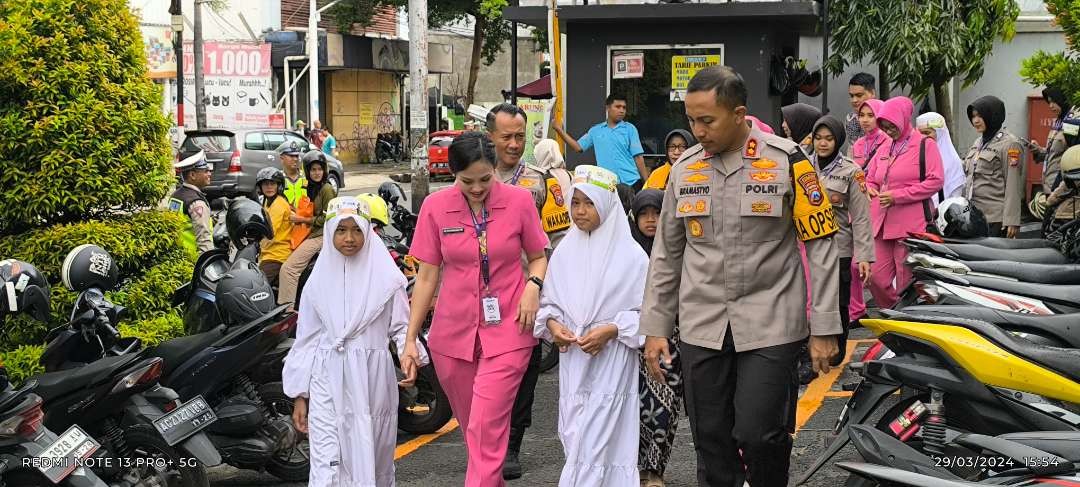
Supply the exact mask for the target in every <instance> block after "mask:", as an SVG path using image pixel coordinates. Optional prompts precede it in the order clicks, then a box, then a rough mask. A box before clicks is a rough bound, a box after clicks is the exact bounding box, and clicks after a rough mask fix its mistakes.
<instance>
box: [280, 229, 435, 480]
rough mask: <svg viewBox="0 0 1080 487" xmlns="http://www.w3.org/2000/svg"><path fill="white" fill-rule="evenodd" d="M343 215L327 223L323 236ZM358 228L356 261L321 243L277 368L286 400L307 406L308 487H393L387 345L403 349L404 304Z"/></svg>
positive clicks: (370, 239) (393, 270)
mask: <svg viewBox="0 0 1080 487" xmlns="http://www.w3.org/2000/svg"><path fill="white" fill-rule="evenodd" d="M349 217H350V216H344V217H336V218H334V219H332V220H331V221H330V222H328V223H327V225H326V227H325V228H326V231H327V235H333V234H334V230H335V229H336V228H337V225H338V224H339V223H340V221H341V220H342V219H343V218H349ZM352 218H356V217H355V216H352ZM357 222H359V223H361V225H362V228H364V230H365V232H366V233H367V239H366V243H367V245H365V246H364V248H363V250H361V252H360V254H358V255H357V256H355V257H348V258H347V257H344V256H343V255H342V254H341V253H340V252H337V250H336V249H335V248H334V247H333V244H332V240H333V239H332V238H327V239H325V240H324V243H323V250H322V253H321V255H320V257H319V260H318V261H317V263H316V267H315V269H314V270H313V271H312V275H311V277H310V279H309V281H308V284H307V287H306V288H305V291H304V294H303V297H302V298H301V300H300V310H299V319H298V324H297V331H296V342H295V343H294V345H293V348H292V350H290V351H289V355H288V356H287V357H286V358H285V366H284V369H283V370H282V381H283V383H284V384H283V385H284V390H285V394H287V395H288V396H289V397H307V398H308V438H309V440H310V444H311V473H310V475H309V484H308V485H309V486H310V487H392V486H393V485H395V483H394V448H395V446H396V443H397V414H398V411H397V409H398V390H397V388H398V385H397V374H396V369H395V367H394V361H393V357H392V356H391V353H390V348H389V347H390V340H393V341H394V342H395V344H396V345H397V349H398V350H402V349H403V347H404V345H405V335H406V330H407V327H408V321H409V297H408V295H407V294H406V291H405V285H404V284H405V280H404V278H403V277H401V273H400V271H398V269H397V267H396V266H395V265H394V263H393V259H392V258H391V257H390V255H389V253H388V252H387V251H386V248H385V247H383V246H382V241H381V240H379V239H378V237H377V236H375V234H374V233H373V232H371V230H370V226H369V225H368V224H367V221H366V220H363V219H357ZM420 353H421V360H422V361H424V362H426V360H425V359H426V355H427V354H426V352H425V351H424V350H423V349H421V350H420Z"/></svg>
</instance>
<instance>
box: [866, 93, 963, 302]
mask: <svg viewBox="0 0 1080 487" xmlns="http://www.w3.org/2000/svg"><path fill="white" fill-rule="evenodd" d="M913 111H914V105H912V103H911V99H910V98H907V97H904V96H898V97H895V98H890V99H889V101H886V102H885V105H884V106H883V107H882V109H881V111H880V112H879V113H878V127H880V128H881V130H882V131H883V132H885V135H888V136H889V138H890V139H892V143H891V144H889V145H884V146H882V147H881V148H880V149H878V151H877V153H876V154H875V155H874V157H873V159H871V160H870V164H869V167H868V168H867V171H866V173H867V176H866V183H867V186H869V188H870V196H871V198H872V199H871V201H870V220H871V222H872V224H873V227H874V253H875V254H876V257H877V261H876V262H874V267H873V270H872V271H871V278H870V293H871V294H873V295H874V300H875V301H877V304H878V306H879V307H881V308H891V307H892V306H893V305H894V304H896V300H897V299H898V296H897V291H898V289H903V288H904V287H905V286H907V284H908V282H909V281H910V280H911V271H910V270H909V269H908V268H907V266H906V265H905V264H904V260H905V259H906V258H907V248H906V247H904V244H903V241H904V239H905V238H907V237H908V232H922V231H925V230H926V223H927V220H926V217H925V213H926V211H925V210H924V208H923V206H924V204H925V205H927V206H928V209H929V210H931V211H932V210H933V208H932V203H930V198H931V197H933V196H934V194H936V193H937V192H938V191H940V190H941V186H942V184H944V182H945V170H944V169H942V166H941V153H940V152H938V147H937V143H936V142H934V139H932V138H929V137H926V136H925V135H923V134H921V133H920V132H919V131H918V130H915V128H914V127H912V125H911V115H912V112H913ZM920 153H921V154H923V155H922V159H923V165H924V166H925V173H926V174H925V177H920V175H919V165H920V163H919V160H920ZM894 279H895V284H894Z"/></svg>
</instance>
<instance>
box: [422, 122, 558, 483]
mask: <svg viewBox="0 0 1080 487" xmlns="http://www.w3.org/2000/svg"><path fill="white" fill-rule="evenodd" d="M449 152H450V154H449V156H450V170H451V171H453V173H454V177H455V184H454V186H453V187H450V188H446V189H444V190H441V191H437V192H435V193H433V194H431V195H430V196H428V197H427V199H426V200H424V205H423V207H421V208H420V216H419V220H418V222H417V225H416V234H415V236H414V237H413V242H412V248H411V252H410V253H411V254H412V255H413V256H414V257H416V258H417V259H418V260H419V261H420V272H419V274H418V276H417V279H416V283H415V285H414V288H413V295H412V309H413V311H412V317H411V319H410V320H409V332H408V335H407V336H406V342H405V352H404V353H403V354H402V368H403V370H405V373H406V374H407V375H408V376H410V377H411V376H412V374H413V373H414V372H413V371H414V370H415V369H416V368H417V367H418V366H419V364H420V356H419V352H418V348H417V346H416V339H417V336H418V335H419V334H420V329H421V326H422V325H423V323H424V318H425V315H426V314H427V310H428V309H429V308H430V306H431V300H432V298H433V296H434V295H435V289H436V287H438V285H439V282H440V279H441V280H442V283H443V285H442V289H441V291H440V295H439V300H438V303H437V304H436V305H435V316H434V318H433V320H432V324H431V331H430V334H429V336H428V349H429V351H430V352H431V357H432V362H433V363H434V364H435V371H436V374H437V375H438V377H439V382H440V384H442V387H443V389H444V390H445V391H446V395H447V397H448V398H449V399H450V406H451V408H453V410H454V416H456V417H457V420H458V423H460V424H461V429H462V432H463V433H464V435H465V446H466V448H467V449H468V455H469V461H468V468H467V470H466V473H465V485H466V486H467V487H502V486H503V485H505V482H504V481H503V478H502V465H503V459H504V457H505V456H506V444H507V441H508V440H509V434H510V410H511V408H512V407H513V405H514V398H515V397H516V396H517V390H518V387H519V386H520V385H521V379H522V377H523V375H524V374H525V369H526V368H527V367H528V365H529V356H530V354H531V353H532V349H533V347H534V346H536V339H535V338H533V334H532V328H533V324H534V323H535V321H536V312H537V311H538V310H539V308H540V290H541V288H542V287H543V285H544V281H543V280H542V276H544V275H545V273H546V272H547V258H546V257H545V254H544V248H545V247H546V246H547V244H548V238H547V235H546V234H545V233H544V230H543V227H542V226H541V224H540V217H539V216H538V215H537V213H536V206H535V203H534V200H533V197H532V194H531V193H530V192H529V191H528V190H526V189H522V188H518V187H515V186H510V185H507V184H503V183H501V182H499V181H498V180H497V179H496V177H495V161H496V159H495V146H494V145H493V144H492V142H491V139H490V138H489V137H488V136H487V134H481V133H478V132H469V133H465V134H462V135H461V136H459V137H458V138H457V139H455V140H454V142H453V143H452V144H451V145H450V150H449ZM523 252H524V254H525V255H526V256H527V258H528V275H525V273H523V272H522V266H521V255H522V253H523Z"/></svg>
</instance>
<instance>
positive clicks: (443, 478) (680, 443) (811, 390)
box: [211, 330, 868, 487]
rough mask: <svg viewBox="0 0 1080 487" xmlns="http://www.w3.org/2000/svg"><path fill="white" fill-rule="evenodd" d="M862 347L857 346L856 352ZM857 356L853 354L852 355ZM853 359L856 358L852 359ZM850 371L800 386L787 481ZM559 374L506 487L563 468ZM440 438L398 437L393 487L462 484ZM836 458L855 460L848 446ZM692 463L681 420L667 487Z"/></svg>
mask: <svg viewBox="0 0 1080 487" xmlns="http://www.w3.org/2000/svg"><path fill="white" fill-rule="evenodd" d="M867 336H868V334H867V333H866V331H865V330H856V334H855V336H854V337H853V338H860V337H861V338H866V337H867ZM866 346H867V343H865V342H862V343H860V344H859V345H858V347H859V350H860V351H861V350H862V349H864V348H865V347H866ZM856 354H858V352H856ZM856 356H857V355H856ZM854 380H855V379H854V378H853V377H852V376H851V374H850V372H847V371H844V372H843V373H842V374H841V373H834V374H831V375H830V376H826V377H823V378H820V379H818V380H817V381H815V382H814V383H813V384H811V385H810V386H809V387H806V388H804V390H803V391H802V394H801V397H802V398H801V400H800V403H799V424H800V427H799V431H798V433H797V434H796V437H795V448H794V451H793V458H792V467H791V471H792V477H795V476H797V475H798V473H801V472H802V471H804V470H805V469H806V468H807V467H809V465H810V464H811V463H813V461H814V460H815V459H816V457H817V455H819V454H820V453H821V452H822V451H823V450H824V449H825V446H826V445H827V444H828V443H829V441H830V439H831V434H830V431H831V430H832V426H833V422H834V421H835V419H836V417H837V415H838V414H839V412H840V409H842V408H843V405H844V403H845V402H846V401H847V397H846V396H848V395H850V393H846V392H844V391H842V389H841V385H842V384H845V383H850V382H854ZM557 381H558V372H557V369H556V370H552V371H551V372H548V373H546V374H543V375H542V376H541V377H540V381H539V383H538V384H537V388H536V389H537V390H536V405H535V406H534V408H535V409H534V414H533V418H534V419H533V427H532V428H530V429H529V430H528V434H527V435H526V437H525V444H524V446H523V450H522V457H521V459H522V464H523V466H524V468H525V476H524V477H522V478H521V479H520V480H516V481H512V482H509V484H508V485H509V486H510V487H514V486H517V487H532V486H549V485H557V484H558V480H559V472H560V470H561V468H562V463H563V455H562V446H561V445H560V443H559V439H558V436H557V423H556V422H557V415H558V405H557V400H558V382H557ZM445 429H447V430H449V431H448V432H446V433H444V434H441V435H439V434H435V435H425V436H424V437H420V438H415V437H412V436H410V435H407V434H405V433H401V434H400V435H399V439H398V443H399V446H398V449H397V455H396V456H397V457H398V461H397V480H398V481H397V485H398V486H399V487H433V486H454V485H462V484H463V482H464V475H465V448H464V443H463V442H462V436H461V431H460V429H458V428H453V429H451V428H445ZM838 457H839V458H838V460H840V459H855V458H856V457H857V453H856V452H855V451H854V450H853V449H852V448H851V447H848V449H846V450H844V451H843V452H842V453H841V454H840V455H839V456H838ZM695 472H696V462H695V459H694V449H693V444H692V441H691V438H690V429H689V425H688V423H687V421H686V419H685V418H683V419H682V421H681V423H680V425H679V428H678V436H677V438H676V441H675V451H674V452H673V454H672V459H671V463H670V465H669V467H668V473H667V484H668V485H669V486H673V487H680V486H681V487H693V486H696V485H697V482H696V477H695V475H696V473H695ZM211 473H212V475H211V479H212V485H214V486H222V487H224V486H266V487H301V486H306V484H305V483H282V482H278V481H277V480H276V479H275V478H274V477H272V476H270V475H267V474H258V473H255V472H248V471H238V470H235V469H232V468H228V467H225V468H217V469H215V470H214V471H213V472H211ZM845 478H846V473H844V472H842V471H840V470H838V469H836V468H834V467H831V466H829V467H826V468H825V469H824V470H822V471H821V472H820V473H819V474H818V475H817V476H815V478H814V479H812V480H811V482H809V483H808V484H807V485H809V486H811V487H835V486H836V485H842V484H843V481H844V479H845Z"/></svg>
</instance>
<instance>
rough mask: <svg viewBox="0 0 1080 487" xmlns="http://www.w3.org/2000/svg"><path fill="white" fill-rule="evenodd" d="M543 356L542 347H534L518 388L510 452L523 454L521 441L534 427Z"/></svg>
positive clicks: (512, 417)
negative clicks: (526, 431)
mask: <svg viewBox="0 0 1080 487" xmlns="http://www.w3.org/2000/svg"><path fill="white" fill-rule="evenodd" d="M542 355H543V353H542V349H541V348H540V345H537V346H536V347H533V351H532V355H531V356H530V357H529V368H527V369H525V377H524V378H522V379H521V387H520V388H518V394H517V398H515V399H514V409H513V410H511V411H510V443H509V445H508V448H507V450H508V451H512V452H515V453H518V452H521V441H522V440H523V439H524V438H525V430H526V429H527V428H528V427H530V426H532V407H533V399H535V398H536V381H538V380H540V357H541V356H542Z"/></svg>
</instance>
